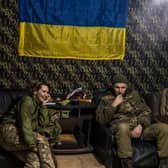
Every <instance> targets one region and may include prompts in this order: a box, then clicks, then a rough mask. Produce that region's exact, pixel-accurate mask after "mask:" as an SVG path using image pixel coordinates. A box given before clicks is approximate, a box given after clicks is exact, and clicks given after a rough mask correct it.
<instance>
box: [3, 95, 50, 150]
mask: <svg viewBox="0 0 168 168" xmlns="http://www.w3.org/2000/svg"><path fill="white" fill-rule="evenodd" d="M9 123H11V124H14V125H15V126H16V127H18V129H19V130H20V131H21V135H23V138H24V141H25V143H26V144H27V145H28V146H30V147H31V146H34V145H36V141H35V138H34V135H33V131H36V132H39V133H43V132H44V129H45V127H47V126H48V124H49V114H48V109H47V108H46V106H44V105H41V103H40V102H39V101H38V100H37V99H36V98H34V97H30V96H25V97H23V98H22V99H21V100H20V101H19V102H18V103H17V104H16V105H15V106H14V108H13V109H12V110H11V111H10V112H9V113H8V114H7V115H6V116H4V117H3V121H2V124H9Z"/></svg>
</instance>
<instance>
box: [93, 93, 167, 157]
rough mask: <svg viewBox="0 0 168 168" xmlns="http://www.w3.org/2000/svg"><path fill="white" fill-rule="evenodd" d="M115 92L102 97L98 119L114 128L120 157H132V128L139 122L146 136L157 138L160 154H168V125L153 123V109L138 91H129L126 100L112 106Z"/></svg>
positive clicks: (97, 114) (97, 113) (163, 155)
mask: <svg viewBox="0 0 168 168" xmlns="http://www.w3.org/2000/svg"><path fill="white" fill-rule="evenodd" d="M114 99H115V94H114V93H113V92H111V94H109V95H106V96H104V97H102V98H101V100H100V103H99V105H98V107H97V110H96V120H97V121H98V122H99V123H101V124H109V125H111V127H112V130H114V135H115V138H116V143H117V147H118V148H117V149H118V150H117V152H118V156H119V157H120V158H130V157H132V153H133V151H132V145H131V138H132V137H131V132H130V131H131V130H132V129H133V128H134V127H136V126H137V125H138V124H141V125H142V126H143V128H144V130H143V137H144V138H157V142H158V150H159V156H160V157H165V156H168V151H166V150H167V148H168V141H167V139H168V126H167V125H166V124H163V123H155V124H152V125H151V110H150V109H149V108H148V106H147V105H146V104H145V103H144V100H143V99H142V98H141V97H140V96H139V94H138V93H137V92H136V91H129V92H127V93H126V95H125V96H124V101H123V102H122V103H121V104H120V105H118V106H117V107H112V102H113V101H114Z"/></svg>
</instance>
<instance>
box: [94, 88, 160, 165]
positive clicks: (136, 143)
mask: <svg viewBox="0 0 168 168" xmlns="http://www.w3.org/2000/svg"><path fill="white" fill-rule="evenodd" d="M107 91H108V90H103V92H104V93H100V95H105V94H106V93H107ZM96 97H97V98H99V99H100V96H97V95H96ZM144 99H145V101H146V103H147V105H148V106H149V107H150V108H151V110H152V114H153V115H157V113H158V112H159V109H160V94H159V93H150V94H146V95H144ZM98 102H99V100H97V102H96V103H98ZM92 130H94V131H92V136H91V142H92V144H93V146H94V150H95V155H96V157H97V158H98V160H100V162H102V163H103V164H104V165H105V167H106V168H120V167H121V164H120V159H119V158H118V157H117V154H116V144H115V138H114V136H113V130H111V129H110V127H108V125H101V124H99V123H98V122H96V121H95V122H94V123H93V127H92ZM132 146H133V164H134V167H135V168H157V167H158V163H159V160H158V156H157V147H156V142H155V141H154V140H146V141H145V140H141V139H138V140H133V141H132Z"/></svg>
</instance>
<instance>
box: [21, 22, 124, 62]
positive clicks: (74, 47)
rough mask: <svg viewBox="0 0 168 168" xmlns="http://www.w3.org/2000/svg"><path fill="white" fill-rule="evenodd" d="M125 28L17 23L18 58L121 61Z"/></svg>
mask: <svg viewBox="0 0 168 168" xmlns="http://www.w3.org/2000/svg"><path fill="white" fill-rule="evenodd" d="M125 41H126V28H110V27H79V26H59V25H47V24H33V23H25V22H21V23H20V39H19V56H30V57H42V58H59V59H81V60H123V59H124V54H125Z"/></svg>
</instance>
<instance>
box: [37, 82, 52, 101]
mask: <svg viewBox="0 0 168 168" xmlns="http://www.w3.org/2000/svg"><path fill="white" fill-rule="evenodd" d="M35 96H36V97H37V98H38V99H39V100H40V101H41V102H42V103H44V102H45V101H47V100H48V96H49V88H48V86H46V85H42V86H41V88H40V89H39V90H38V91H37V92H36V94H35Z"/></svg>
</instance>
